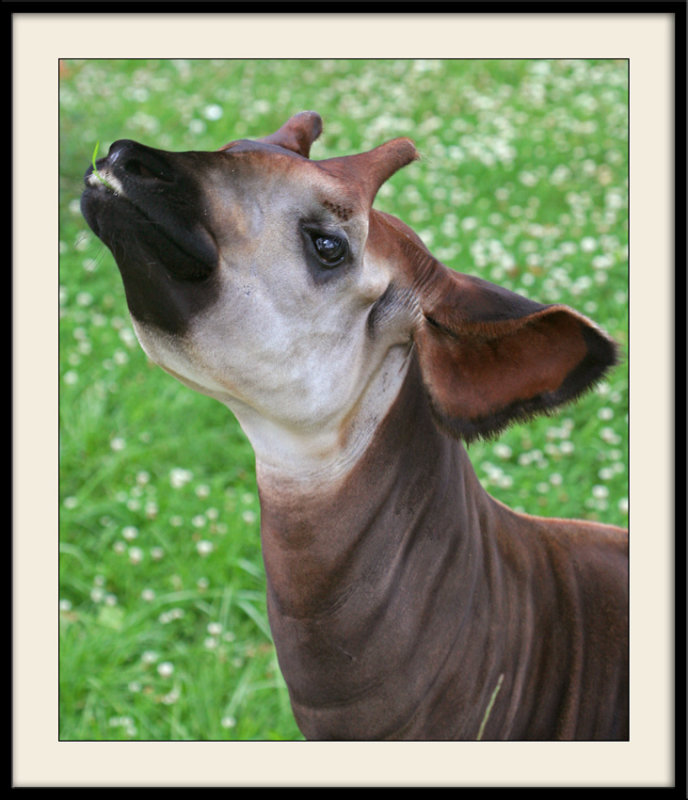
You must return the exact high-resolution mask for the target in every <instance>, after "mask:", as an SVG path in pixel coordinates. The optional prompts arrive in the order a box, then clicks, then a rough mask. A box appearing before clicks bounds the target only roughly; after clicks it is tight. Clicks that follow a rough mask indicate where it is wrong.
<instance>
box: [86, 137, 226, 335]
mask: <svg viewBox="0 0 688 800" xmlns="http://www.w3.org/2000/svg"><path fill="white" fill-rule="evenodd" d="M204 156H206V154H196V153H166V152H164V151H162V150H154V149H152V148H149V147H145V146H143V145H140V144H137V143H136V142H131V141H128V140H121V141H118V142H115V143H114V144H113V145H112V147H111V148H110V152H109V154H108V156H107V157H106V158H104V159H100V160H99V161H98V162H97V163H96V168H97V169H98V170H105V169H107V170H108V172H109V173H110V174H112V176H113V178H116V180H117V181H118V182H119V183H120V184H121V186H122V192H123V194H122V195H120V194H117V193H116V192H115V191H112V190H110V189H109V188H106V187H105V186H103V185H101V184H100V183H98V184H96V185H93V186H92V185H90V183H89V177H90V175H91V173H92V172H93V168H92V167H89V169H88V170H87V172H86V175H85V180H86V189H85V191H84V193H83V195H82V198H81V209H82V213H83V215H84V217H85V219H86V221H87V222H88V224H89V226H90V227H91V228H92V230H93V231H94V233H95V234H96V235H97V236H98V237H99V238H100V239H102V241H103V242H104V243H105V244H106V245H107V246H108V247H109V248H110V250H111V251H112V253H113V255H114V257H115V260H116V262H117V265H118V267H119V270H120V273H121V275H122V280H123V282H124V289H125V293H126V297H127V305H128V306H129V311H130V313H131V315H132V316H133V317H134V319H136V320H138V321H139V322H145V323H150V324H153V325H155V326H156V327H158V328H160V329H161V330H163V331H166V332H168V333H174V334H179V333H182V332H183V331H184V330H185V329H186V327H187V326H188V323H189V321H190V319H191V318H192V317H193V316H194V315H195V314H196V313H198V312H199V311H201V310H202V309H203V308H205V307H206V306H207V305H209V304H210V303H211V302H212V301H213V300H214V298H215V295H216V272H217V262H218V253H217V249H216V246H215V242H214V240H213V237H212V236H211V234H210V232H209V231H208V230H207V229H206V227H205V225H204V223H203V220H202V219H201V209H202V208H203V203H202V191H201V184H200V180H199V179H198V178H197V177H196V175H195V170H194V167H195V166H197V164H196V162H197V161H198V160H199V159H201V158H203V157H204Z"/></svg>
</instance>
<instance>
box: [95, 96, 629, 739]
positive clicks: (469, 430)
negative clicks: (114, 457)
mask: <svg viewBox="0 0 688 800" xmlns="http://www.w3.org/2000/svg"><path fill="white" fill-rule="evenodd" d="M321 129H322V123H321V120H320V117H319V116H318V115H317V114H315V113H314V112H302V113H300V114H297V115H296V116H294V117H292V118H291V119H290V120H288V121H287V122H286V123H285V124H284V125H283V126H282V127H281V128H280V129H279V130H278V131H277V132H276V133H274V134H272V135H270V136H267V137H265V138H262V139H258V140H255V141H253V140H238V141H233V142H230V143H229V144H227V145H225V146H224V147H222V148H220V149H219V150H217V151H214V152H183V153H169V152H165V151H162V150H156V149H153V148H151V147H147V146H144V145H141V144H138V143H136V142H132V141H129V140H121V141H118V142H115V143H114V144H113V145H112V147H111V148H110V151H109V153H108V155H107V156H106V157H105V158H103V159H100V160H99V161H98V162H96V164H95V170H94V169H93V167H91V168H89V170H88V171H87V172H86V176H85V184H86V188H85V191H84V194H83V198H82V209H83V213H84V216H85V218H86V220H87V222H88V224H89V225H90V226H91V228H92V229H93V231H94V232H95V233H96V234H97V235H98V236H99V237H100V238H101V239H102V240H103V242H105V244H106V245H107V246H108V247H109V248H110V250H111V251H112V253H113V255H114V257H115V260H116V261H117V264H118V266H119V269H120V272H121V275H122V279H123V283H124V289H125V293H126V297H127V303H128V306H129V310H130V312H131V316H132V321H133V324H134V328H135V330H136V333H137V336H138V338H139V341H140V342H141V345H142V346H143V348H144V350H145V351H146V352H147V354H148V355H149V357H150V358H151V359H152V360H153V361H154V362H156V363H157V364H159V365H160V366H161V367H162V368H164V369H165V370H167V371H168V372H169V373H170V374H172V375H174V376H175V377H176V378H178V379H179V380H181V381H182V382H183V383H185V384H186V385H188V386H190V387H192V388H194V389H196V390H198V391H200V392H203V393H205V394H208V395H210V396H212V397H215V398H217V399H218V400H220V401H221V402H222V403H224V404H225V405H227V406H228V407H229V408H230V409H231V410H232V412H233V413H234V414H235V415H236V417H237V419H238V420H239V422H240V424H241V426H242V428H243V429H244V431H245V433H246V435H247V436H248V438H249V440H250V441H251V444H252V446H253V448H254V451H255V455H256V473H257V480H258V488H259V493H260V500H261V543H262V552H263V559H264V563H265V569H266V576H267V595H268V612H269V617H270V625H271V629H272V633H273V637H274V641H275V646H276V649H277V655H278V658H279V662H280V667H281V669H282V672H283V674H284V677H285V680H286V683H287V686H288V688H289V693H290V698H291V702H292V707H293V710H294V714H295V717H296V720H297V722H298V724H299V726H300V728H301V730H302V731H303V733H304V735H305V736H306V737H308V738H312V739H425V740H427V739H438V740H439V739H476V738H482V739H540V740H549V739H624V738H627V736H628V586H627V581H628V553H627V549H628V537H627V533H626V531H624V530H621V529H619V528H615V527H612V526H606V525H601V524H597V523H591V522H582V521H565V520H561V519H553V520H548V519H541V518H537V517H530V516H527V515H524V514H517V513H515V512H513V511H511V510H510V509H508V508H507V507H505V506H504V505H502V504H501V503H499V502H498V501H496V500H494V499H492V498H491V497H490V496H489V495H488V494H487V493H486V492H485V491H484V489H483V488H482V486H481V485H480V483H479V481H478V480H477V478H476V475H475V472H474V470H473V468H472V466H471V463H470V461H469V459H468V455H467V452H466V449H465V447H464V443H465V442H467V441H470V440H472V439H474V438H476V437H480V436H491V435H495V434H497V433H498V432H499V431H500V430H502V429H503V428H504V427H505V426H507V425H509V424H510V423H512V422H515V421H522V420H527V419H528V418H529V417H531V416H532V415H535V414H539V413H553V412H554V411H555V410H556V409H557V408H558V407H560V406H561V405H562V404H565V403H567V402H570V401H572V400H574V399H575V398H577V397H578V396H579V395H580V394H581V393H583V392H585V391H586V390H588V389H589V388H590V387H591V386H593V385H594V383H595V382H596V381H598V380H599V379H600V378H601V377H602V376H603V375H605V373H606V372H607V371H608V370H609V369H610V368H611V367H613V366H614V364H615V363H616V359H617V355H616V353H617V348H616V346H615V344H614V342H613V341H612V340H611V339H610V338H609V337H608V336H607V334H606V333H604V332H603V331H602V330H600V328H598V327H597V326H596V325H595V324H594V323H592V322H591V321H590V320H588V319H587V318H585V317H584V316H582V315H581V314H579V313H577V312H576V311H574V310H572V309H570V308H568V307H567V306H564V305H559V304H555V305H545V304H540V303H537V302H535V301H533V300H530V299H527V298H524V297H521V296H519V295H517V294H515V293H513V292H511V291H508V290H506V289H504V288H502V287H499V286H496V285H494V284H492V283H489V282H487V281H485V280H483V279H481V278H478V277H474V276H470V275H467V274H462V273H459V272H456V271H454V270H452V269H449V268H448V267H446V266H444V265H443V264H441V263H440V262H439V261H438V260H437V259H435V258H434V257H433V256H432V254H431V253H430V252H429V250H428V249H427V248H426V247H425V245H424V244H423V242H422V241H421V240H420V238H419V237H418V236H417V235H416V234H415V233H414V232H413V231H412V230H411V229H410V228H409V227H408V226H406V225H405V224H404V223H403V222H401V221H400V220H399V219H397V218H395V217H393V216H391V215H389V214H385V213H382V212H379V211H376V210H375V209H373V202H374V199H375V196H376V194H377V192H378V190H379V188H380V186H381V185H382V184H383V183H384V182H385V181H386V180H388V179H389V178H390V177H391V176H392V175H393V174H394V173H395V172H396V171H397V170H399V169H400V168H401V167H403V166H405V165H407V164H409V163H410V162H412V161H414V160H415V159H417V158H418V154H417V151H416V148H415V146H414V144H413V143H412V142H411V141H410V140H409V139H406V138H400V139H393V140H391V141H389V142H387V143H385V144H382V145H380V146H379V147H376V148H375V149H373V150H371V151H369V152H365V153H360V154H356V155H349V156H342V157H336V158H329V159H324V160H319V161H318V160H313V159H311V158H310V150H311V146H312V144H313V142H314V141H315V139H316V138H317V137H318V136H319V135H320V133H321ZM199 679H201V677H200V676H199Z"/></svg>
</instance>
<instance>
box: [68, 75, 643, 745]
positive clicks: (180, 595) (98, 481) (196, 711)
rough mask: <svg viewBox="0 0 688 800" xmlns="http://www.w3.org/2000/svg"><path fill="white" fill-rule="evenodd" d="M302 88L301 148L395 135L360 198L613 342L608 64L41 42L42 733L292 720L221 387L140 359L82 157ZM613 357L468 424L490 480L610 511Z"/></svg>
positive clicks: (189, 145) (226, 137) (619, 390)
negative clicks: (55, 619) (584, 387)
mask: <svg viewBox="0 0 688 800" xmlns="http://www.w3.org/2000/svg"><path fill="white" fill-rule="evenodd" d="M304 109H313V110H316V111H318V112H319V113H320V114H321V115H322V117H323V120H324V132H323V135H322V136H321V139H320V140H319V141H318V142H316V144H315V145H314V147H313V149H312V152H311V156H312V157H313V158H316V159H317V158H327V157H330V156H335V155H344V154H347V153H351V152H356V151H360V150H365V149H369V148H372V147H374V146H376V145H378V144H380V143H382V142H383V141H385V140H387V139H391V138H394V137H396V136H410V137H411V138H413V139H414V140H415V142H416V145H417V147H418V149H419V150H420V152H421V154H422V160H421V161H419V162H415V163H413V164H411V165H410V166H408V167H406V168H405V169H403V170H401V171H400V172H399V173H397V174H396V175H395V176H394V177H393V178H392V179H391V180H390V181H389V182H388V183H387V184H386V185H385V186H383V188H382V190H381V191H380V193H379V195H378V199H377V201H376V206H377V207H378V208H380V209H382V210H385V211H389V212H391V213H394V214H396V215H397V216H399V217H401V218H402V219H403V220H404V221H405V222H407V223H408V224H410V225H411V226H412V227H413V228H414V229H415V230H416V231H417V232H418V233H419V234H420V235H421V237H422V238H423V239H424V241H425V242H426V244H427V245H428V246H429V247H430V248H431V250H432V251H433V252H434V254H435V255H436V256H437V257H438V258H439V259H440V260H442V261H444V263H446V264H448V265H449V266H451V267H454V268H456V269H459V270H460V271H462V272H468V273H472V274H475V275H480V276H481V277H484V278H486V279H488V280H491V281H493V282H496V283H499V284H501V285H503V286H506V287H507V288H510V289H512V290H514V291H517V292H520V293H521V294H525V295H528V296H530V297H533V298H534V299H537V300H539V301H541V302H550V303H552V302H557V303H559V302H562V303H567V304H569V305H571V306H573V307H575V308H576V309H578V310H579V311H581V312H583V313H585V314H587V315H588V316H590V317H591V318H592V319H594V320H595V322H597V323H598V324H600V325H601V326H602V327H604V328H605V329H606V330H607V331H608V332H609V333H611V334H612V335H613V336H614V337H615V338H616V340H617V341H618V342H619V343H620V344H621V346H622V349H623V351H624V352H625V348H626V346H627V312H628V269H627V258H628V256H627V250H628V228H627V224H628V213H627V189H628V187H627V170H628V149H627V148H628V142H627V124H628V69H627V63H626V62H625V61H533V60H524V61H509V60H499V61H411V60H399V61H379V60H375V61H366V60H352V61H342V60H337V61H311V60H308V61H305V60H304V61H299V60H294V61H213V60H205V61H185V60H167V61H145V60H132V61H126V60H95V61H63V62H61V67H60V363H61V384H60V432H61V439H60V460H61V469H60V481H61V494H60V581H61V590H60V643H61V644H60V738H61V739H62V740H86V739H95V740H111V739H155V740H167V739H197V740H208V739H262V740H270V739H298V738H301V736H300V733H299V731H298V729H297V728H296V725H295V723H294V721H293V718H292V715H291V711H290V707H289V701H288V697H287V693H286V688H285V686H284V683H283V680H282V678H281V675H280V673H279V669H278V667H277V662H276V658H275V654H274V648H273V646H272V642H271V638H270V632H269V627H268V624H267V616H266V610H265V590H264V576H263V569H262V563H261V555H260V542H259V525H260V509H259V505H258V499H257V492H256V485H255V475H254V466H253V455H252V451H251V448H250V446H249V444H248V443H247V441H246V440H245V438H244V436H243V434H242V433H241V431H240V430H239V428H238V425H237V423H236V422H235V420H234V419H233V417H232V416H231V414H230V413H229V412H228V411H227V409H226V408H225V407H224V406H221V405H220V404H219V403H217V402H215V401H213V400H211V399H209V398H206V397H202V396H200V395H196V394H194V393H193V392H192V391H190V390H189V389H186V388H185V387H183V386H182V385H181V384H177V383H176V382H175V381H174V380H173V379H172V378H170V377H169V376H168V375H167V374H165V373H163V372H162V370H160V369H158V368H157V367H154V366H153V365H151V364H150V363H149V362H148V361H147V359H146V357H145V355H144V353H143V352H142V351H141V349H140V348H139V347H138V344H137V342H136V339H135V336H134V334H133V330H132V327H131V324H130V322H129V318H128V313H127V309H126V305H125V301H124V292H123V289H122V286H121V283H120V279H119V274H118V272H117V269H116V267H115V265H114V261H113V259H112V257H111V255H110V253H109V251H108V250H107V249H106V248H105V247H104V246H103V245H102V244H101V243H100V242H99V241H98V240H97V239H96V238H95V236H93V234H91V233H90V231H89V230H88V229H87V227H86V224H85V222H84V221H83V219H82V218H81V215H80V212H79V196H80V193H81V185H82V176H83V173H84V171H85V170H86V168H87V166H88V165H89V162H90V159H91V154H92V153H93V149H94V146H95V144H96V142H100V153H101V154H104V153H106V152H107V149H108V147H109V146H110V144H111V143H112V142H113V141H114V140H116V139H121V138H132V139H136V140H138V141H141V142H143V143H145V144H148V145H151V146H153V147H159V148H163V149H170V150H191V149H193V150H203V149H206V150H208V149H210V150H212V149H216V148H217V147H219V146H221V145H222V144H224V143H225V142H227V141H230V140H232V139H237V138H242V137H247V138H252V137H258V136H264V135H266V134H268V133H271V132H272V131H274V130H276V129H277V128H278V127H279V126H280V125H281V124H282V123H283V122H284V121H285V120H286V119H287V118H288V117H289V116H291V115H292V114H293V113H295V112H297V111H300V110H304ZM627 427H628V416H627V367H626V363H625V361H624V363H623V364H622V365H621V366H619V367H617V368H616V369H615V370H614V371H613V372H612V373H611V375H610V376H609V377H608V378H607V379H606V380H605V382H603V383H602V384H600V385H599V386H598V387H597V388H596V390H595V391H594V392H591V393H589V394H588V395H587V396H585V397H584V398H583V399H582V400H581V401H579V402H578V403H577V404H576V405H573V406H569V407H567V408H565V409H564V410H563V411H561V412H560V413H559V414H558V415H556V416H553V417H549V418H542V419H539V420H536V421H533V422H531V423H529V424H528V425H519V426H514V427H513V428H511V429H510V430H508V431H507V432H505V433H504V434H503V435H502V436H500V438H499V439H498V440H496V441H490V442H481V443H478V444H475V445H472V446H471V455H472V460H473V464H474V466H475V468H476V471H477V473H478V475H479V477H480V478H481V480H482V481H483V483H484V485H485V486H486V487H487V489H488V491H490V492H491V493H492V494H493V495H494V496H495V497H497V498H498V499H499V500H501V501H502V502H504V503H507V504H508V505H510V506H512V507H514V508H516V509H519V510H523V511H527V512H528V513H533V514H538V515H544V516H571V517H579V518H581V517H583V518H590V519H598V520H601V521H604V522H610V523H615V524H620V525H624V526H625V525H626V524H627V515H628V475H627Z"/></svg>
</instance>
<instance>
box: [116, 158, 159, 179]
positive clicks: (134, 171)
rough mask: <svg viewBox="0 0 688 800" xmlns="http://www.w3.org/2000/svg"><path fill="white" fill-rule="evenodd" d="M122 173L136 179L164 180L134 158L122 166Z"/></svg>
mask: <svg viewBox="0 0 688 800" xmlns="http://www.w3.org/2000/svg"><path fill="white" fill-rule="evenodd" d="M124 171H125V172H128V173H129V174H130V175H135V176H136V177H137V178H161V179H162V180H165V178H164V177H163V176H162V175H157V174H156V173H155V172H153V171H152V170H150V169H149V168H148V167H147V166H146V165H145V164H142V163H141V162H140V161H138V160H137V159H135V158H130V159H129V160H128V161H127V162H126V163H125V164H124Z"/></svg>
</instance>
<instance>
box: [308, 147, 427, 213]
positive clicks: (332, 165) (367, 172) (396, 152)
mask: <svg viewBox="0 0 688 800" xmlns="http://www.w3.org/2000/svg"><path fill="white" fill-rule="evenodd" d="M418 158H420V156H419V155H418V151H417V150H416V146H415V144H414V143H413V142H412V141H411V140H410V139H406V138H403V137H402V138H399V139H392V140H391V141H389V142H385V143H384V144H381V145H380V146H379V147H376V148H374V149H373V150H369V151H368V152H366V153H356V154H355V155H352V156H338V157H336V158H328V159H325V160H323V161H318V162H316V163H317V164H318V166H319V167H320V168H321V169H324V170H325V171H326V172H328V173H329V174H330V175H334V176H335V177H336V178H338V179H340V180H342V181H344V182H345V183H346V184H348V185H349V186H353V187H357V188H358V190H359V191H360V192H361V193H362V195H363V198H364V200H365V201H366V202H367V203H368V204H370V205H372V202H373V200H374V199H375V195H376V194H377V192H378V189H379V188H380V187H381V186H382V184H383V183H384V182H385V181H386V180H388V179H389V178H391V177H392V175H394V173H395V172H396V171H397V170H399V169H401V168H402V167H405V166H406V165H407V164H410V163H411V162H412V161H415V160H416V159H418Z"/></svg>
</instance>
